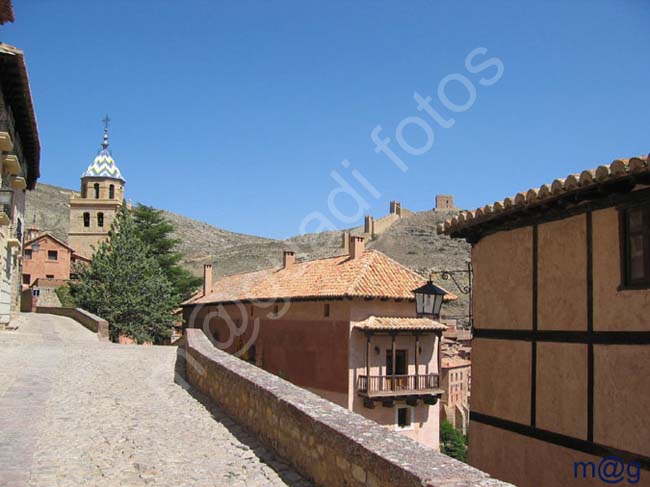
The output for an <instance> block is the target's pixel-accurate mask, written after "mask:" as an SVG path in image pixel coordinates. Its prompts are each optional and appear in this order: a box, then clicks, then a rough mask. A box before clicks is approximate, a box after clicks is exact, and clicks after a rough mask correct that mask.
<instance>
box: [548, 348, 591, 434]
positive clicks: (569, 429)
mask: <svg viewBox="0 0 650 487" xmlns="http://www.w3.org/2000/svg"><path fill="white" fill-rule="evenodd" d="M536 402H537V408H536V416H537V427H538V428H541V429H544V430H548V431H553V432H555V433H561V434H563V435H567V436H571V437H573V438H580V439H583V440H586V439H587V346H586V345H583V344H581V343H546V342H545V343H538V344H537V401H536Z"/></svg>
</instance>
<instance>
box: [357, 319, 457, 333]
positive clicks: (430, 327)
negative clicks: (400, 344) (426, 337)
mask: <svg viewBox="0 0 650 487" xmlns="http://www.w3.org/2000/svg"><path fill="white" fill-rule="evenodd" d="M354 326H355V328H359V329H361V330H372V331H393V330H395V331H443V330H446V329H447V327H446V326H445V325H443V324H442V323H440V322H438V321H435V320H432V319H429V318H406V317H402V316H370V317H369V318H366V319H365V320H363V321H359V322H358V323H356V324H355V325H354Z"/></svg>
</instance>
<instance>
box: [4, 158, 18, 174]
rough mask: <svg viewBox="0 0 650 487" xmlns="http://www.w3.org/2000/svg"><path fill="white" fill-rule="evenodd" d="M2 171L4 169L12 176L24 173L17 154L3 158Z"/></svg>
mask: <svg viewBox="0 0 650 487" xmlns="http://www.w3.org/2000/svg"><path fill="white" fill-rule="evenodd" d="M2 169H4V170H5V171H6V172H7V174H10V175H11V176H18V175H19V174H21V173H22V169H21V168H20V162H19V161H18V157H17V156H16V155H15V154H6V155H4V156H2Z"/></svg>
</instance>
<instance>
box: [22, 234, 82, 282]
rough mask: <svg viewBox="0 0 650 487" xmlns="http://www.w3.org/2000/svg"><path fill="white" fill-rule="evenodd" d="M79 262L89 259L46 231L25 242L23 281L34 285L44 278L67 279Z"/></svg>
mask: <svg viewBox="0 0 650 487" xmlns="http://www.w3.org/2000/svg"><path fill="white" fill-rule="evenodd" d="M77 262H83V263H88V262H89V261H88V259H86V258H84V257H82V256H80V255H77V253H76V252H75V250H74V249H73V248H72V247H70V246H69V245H68V244H66V243H65V242H62V241H61V240H59V239H58V238H56V237H55V236H54V235H51V234H49V233H44V234H42V235H39V236H37V237H35V238H33V239H31V240H29V241H27V242H25V245H24V248H23V277H22V283H23V285H24V286H33V285H34V283H36V282H37V281H38V280H44V279H45V280H47V279H49V280H60V281H67V280H69V279H70V274H71V272H72V270H73V268H74V265H75V263H77Z"/></svg>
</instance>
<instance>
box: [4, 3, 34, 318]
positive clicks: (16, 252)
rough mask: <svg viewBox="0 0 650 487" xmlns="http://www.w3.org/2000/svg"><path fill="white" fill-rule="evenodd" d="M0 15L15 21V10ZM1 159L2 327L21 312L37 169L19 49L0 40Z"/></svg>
mask: <svg viewBox="0 0 650 487" xmlns="http://www.w3.org/2000/svg"><path fill="white" fill-rule="evenodd" d="M7 12H9V13H10V12H11V4H10V3H6V2H5V7H3V10H2V12H0V15H1V16H5V15H7ZM0 20H2V17H0ZM4 20H11V21H13V14H11V18H8V17H4ZM0 162H1V169H0V171H1V172H0V326H6V325H7V324H8V323H9V322H10V320H11V318H12V317H13V316H14V315H15V314H16V313H18V311H20V295H21V275H22V271H21V267H22V259H21V258H20V257H21V247H22V244H23V228H24V213H25V191H26V190H30V189H34V187H35V185H36V180H37V179H38V177H39V174H40V173H39V170H40V169H39V165H40V142H39V137H38V129H37V126H36V116H35V115H34V106H33V103H32V97H31V92H30V88H29V79H28V76H27V68H26V66H25V59H24V56H23V52H22V51H21V50H20V49H17V48H15V47H12V46H9V45H7V44H3V43H0Z"/></svg>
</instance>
